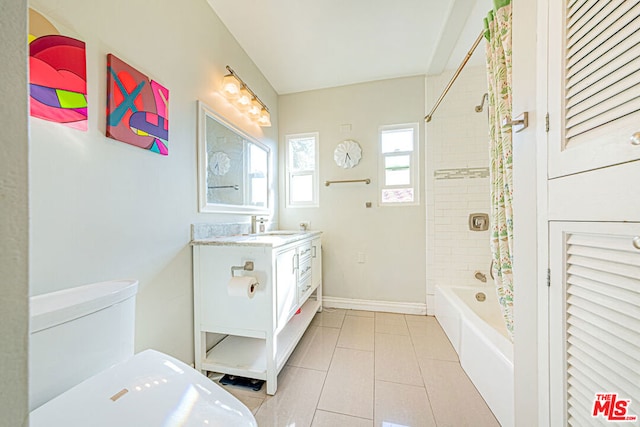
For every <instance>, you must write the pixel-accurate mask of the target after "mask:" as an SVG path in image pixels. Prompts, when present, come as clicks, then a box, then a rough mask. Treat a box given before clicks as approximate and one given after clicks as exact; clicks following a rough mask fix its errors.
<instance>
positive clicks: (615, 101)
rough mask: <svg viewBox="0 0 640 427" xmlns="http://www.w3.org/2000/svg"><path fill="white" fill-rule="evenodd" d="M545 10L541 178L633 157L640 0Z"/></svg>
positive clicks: (637, 145)
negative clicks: (545, 158) (545, 122)
mask: <svg viewBox="0 0 640 427" xmlns="http://www.w3.org/2000/svg"><path fill="white" fill-rule="evenodd" d="M549 8H550V11H549V59H548V60H549V62H548V64H549V70H548V76H549V120H550V127H549V177H550V178H556V177H560V176H565V175H570V174H574V173H577V172H582V171H587V170H593V169H597V168H602V167H605V166H610V165H615V164H620V163H625V162H629V161H633V160H638V159H640V133H639V132H640V100H639V99H640V24H639V23H638V21H639V18H638V17H639V16H640V0H626V1H608V0H593V1H568V0H565V1H557V2H556V1H551V2H549Z"/></svg>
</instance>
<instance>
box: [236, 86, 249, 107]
mask: <svg viewBox="0 0 640 427" xmlns="http://www.w3.org/2000/svg"><path fill="white" fill-rule="evenodd" d="M251 98H252V96H251V93H250V92H249V91H248V90H247V88H246V87H244V86H243V87H242V89H240V94H239V95H238V98H237V99H236V106H237V107H238V109H240V111H247V109H248V108H249V106H250V105H251Z"/></svg>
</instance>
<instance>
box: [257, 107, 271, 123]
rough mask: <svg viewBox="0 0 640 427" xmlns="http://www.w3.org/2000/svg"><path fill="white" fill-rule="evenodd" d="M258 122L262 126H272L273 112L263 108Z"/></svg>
mask: <svg viewBox="0 0 640 427" xmlns="http://www.w3.org/2000/svg"><path fill="white" fill-rule="evenodd" d="M258 124H259V125H260V126H262V127H270V126H271V114H269V111H267V109H266V108H263V109H262V111H261V112H260V117H259V118H258Z"/></svg>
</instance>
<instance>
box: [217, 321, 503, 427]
mask: <svg viewBox="0 0 640 427" xmlns="http://www.w3.org/2000/svg"><path fill="white" fill-rule="evenodd" d="M225 389H226V390H228V391H230V392H231V393H232V394H233V395H235V396H236V397H237V398H238V399H240V400H241V401H242V402H243V403H244V404H245V405H247V407H248V408H249V409H250V410H251V411H252V412H253V413H254V415H255V417H256V420H257V421H258V425H259V426H260V427H294V426H295V427H372V426H376V427H422V426H437V427H445V426H450V427H465V426H473V427H494V426H499V424H498V422H497V421H496V419H495V417H494V416H493V414H492V413H491V411H490V410H489V408H488V407H487V405H486V403H485V402H484V400H483V399H482V397H481V396H480V394H479V393H478V391H477V390H476V389H475V387H474V386H473V384H472V383H471V381H470V380H469V378H468V377H467V376H466V374H465V373H464V371H463V370H462V368H461V367H460V363H459V362H458V357H457V355H456V352H455V350H454V349H453V347H452V346H451V344H450V343H449V341H448V339H447V337H446V336H445V334H444V332H443V331H442V328H441V327H440V325H439V324H438V322H437V321H436V320H435V318H434V317H428V316H410V315H402V314H392V313H380V312H375V313H374V312H367V311H357V310H340V309H325V310H324V311H323V312H322V313H318V314H317V315H316V317H315V318H314V319H313V322H312V323H311V326H309V329H307V331H306V333H305V335H304V336H303V338H302V340H301V341H300V343H299V344H298V346H297V348H296V350H295V351H294V353H293V354H292V355H291V357H290V358H289V361H288V362H287V365H286V366H285V367H284V368H283V369H282V371H281V372H280V375H279V376H278V392H277V393H276V395H275V396H268V395H267V394H266V393H265V389H266V387H263V389H262V390H261V391H259V392H253V391H250V390H247V389H243V388H238V387H233V386H225Z"/></svg>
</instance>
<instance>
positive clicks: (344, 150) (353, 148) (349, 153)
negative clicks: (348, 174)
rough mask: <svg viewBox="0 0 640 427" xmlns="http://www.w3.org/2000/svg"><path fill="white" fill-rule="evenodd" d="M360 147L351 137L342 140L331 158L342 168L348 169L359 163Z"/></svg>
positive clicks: (360, 156)
mask: <svg viewBox="0 0 640 427" xmlns="http://www.w3.org/2000/svg"><path fill="white" fill-rule="evenodd" d="M361 158H362V149H361V148H360V144H358V143H357V142H356V141H353V140H351V139H347V140H345V141H342V142H341V143H340V144H338V146H337V147H336V149H335V151H334V152H333V160H335V161H336V164H337V165H338V166H340V167H341V168H344V169H349V168H352V167H354V166H356V165H357V164H358V163H360V159H361Z"/></svg>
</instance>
